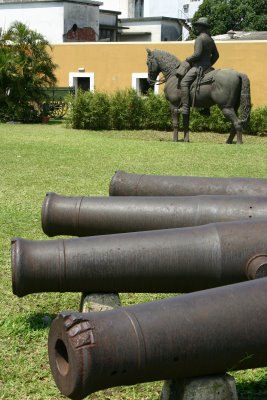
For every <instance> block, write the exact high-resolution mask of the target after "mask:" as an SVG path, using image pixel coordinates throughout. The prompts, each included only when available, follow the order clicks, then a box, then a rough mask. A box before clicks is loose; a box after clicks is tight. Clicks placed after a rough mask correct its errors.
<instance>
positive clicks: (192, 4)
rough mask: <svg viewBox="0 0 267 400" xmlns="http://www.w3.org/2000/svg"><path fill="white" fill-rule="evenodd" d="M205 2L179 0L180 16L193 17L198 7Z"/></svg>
mask: <svg viewBox="0 0 267 400" xmlns="http://www.w3.org/2000/svg"><path fill="white" fill-rule="evenodd" d="M202 3H203V0H178V1H177V8H178V10H179V16H178V18H187V19H191V18H193V16H194V14H195V12H196V11H197V10H198V7H199V6H200V5H201V4H202Z"/></svg>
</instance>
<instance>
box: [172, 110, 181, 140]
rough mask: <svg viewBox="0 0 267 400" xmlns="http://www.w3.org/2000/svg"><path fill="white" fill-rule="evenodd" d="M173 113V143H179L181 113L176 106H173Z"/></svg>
mask: <svg viewBox="0 0 267 400" xmlns="http://www.w3.org/2000/svg"><path fill="white" fill-rule="evenodd" d="M171 112H172V128H173V141H174V142H178V130H179V120H180V113H179V111H178V108H177V107H174V106H171Z"/></svg>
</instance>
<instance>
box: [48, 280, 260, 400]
mask: <svg viewBox="0 0 267 400" xmlns="http://www.w3.org/2000/svg"><path fill="white" fill-rule="evenodd" d="M266 293H267V278H263V279H257V280H254V281H250V282H242V283H238V284H234V285H228V286H223V287H220V288H215V289H209V290H205V291H201V292H196V293H190V294H186V295H182V296H178V297H174V298H169V299H165V300H158V301H154V302H151V303H145V304H139V305H135V306H130V307H123V308H117V309H114V310H112V311H103V312H98V313H74V312H71V311H65V312H62V313H60V314H59V315H58V316H57V318H56V319H55V320H54V321H53V322H52V325H51V328H50V332H49V338H48V353H49V362H50V367H51V371H52V374H53V377H54V380H55V382H56V384H57V386H58V388H59V390H60V391H61V392H62V393H63V394H64V395H65V396H68V397H69V398H71V399H74V400H80V399H83V398H84V397H85V396H87V395H88V394H90V393H93V392H95V391H98V390H102V389H105V388H110V387H114V386H121V385H132V384H136V383H141V382H148V381H156V380H162V379H171V378H175V379H179V378H192V377H197V376H205V375H213V374H221V373H225V372H226V371H229V370H231V371H234V370H241V369H247V368H257V367H265V366H267V334H266V333H267V318H266V309H267V296H266Z"/></svg>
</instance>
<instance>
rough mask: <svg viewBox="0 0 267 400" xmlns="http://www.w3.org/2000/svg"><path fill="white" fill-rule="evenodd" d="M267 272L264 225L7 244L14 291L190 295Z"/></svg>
mask: <svg viewBox="0 0 267 400" xmlns="http://www.w3.org/2000/svg"><path fill="white" fill-rule="evenodd" d="M265 275H267V220H265V221H261V220H258V221H257V220H254V221H237V222H218V223H215V224H208V225H202V226H198V227H194V228H178V229H166V230H158V231H147V232H134V233H123V234H116V235H109V236H108V237H107V236H94V237H83V238H75V239H65V240H49V241H48V240H41V241H31V240H25V239H20V238H16V239H13V240H12V280H13V292H14V294H16V295H17V296H25V295H27V294H30V293H37V292H68V291H69V292H94V293H95V292H111V293H113V292H115V293H116V292H151V293H152V292H165V293H168V292H174V293H177V292H191V291H196V290H202V289H207V288H211V287H215V286H220V285H226V284H230V283H235V282H241V281H244V280H247V279H251V278H255V277H256V278H257V277H262V276H265Z"/></svg>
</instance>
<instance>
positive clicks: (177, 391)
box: [160, 374, 238, 400]
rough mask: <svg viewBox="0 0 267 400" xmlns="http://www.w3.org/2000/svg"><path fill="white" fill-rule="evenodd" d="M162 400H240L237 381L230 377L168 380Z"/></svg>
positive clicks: (162, 393) (163, 390)
mask: <svg viewBox="0 0 267 400" xmlns="http://www.w3.org/2000/svg"><path fill="white" fill-rule="evenodd" d="M160 400H238V397H237V391H236V386H235V379H234V378H233V377H232V376H230V375H228V374H223V375H214V376H205V377H198V378H192V379H182V380H168V381H166V382H165V383H164V385H163V388H162V392H161V397H160Z"/></svg>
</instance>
